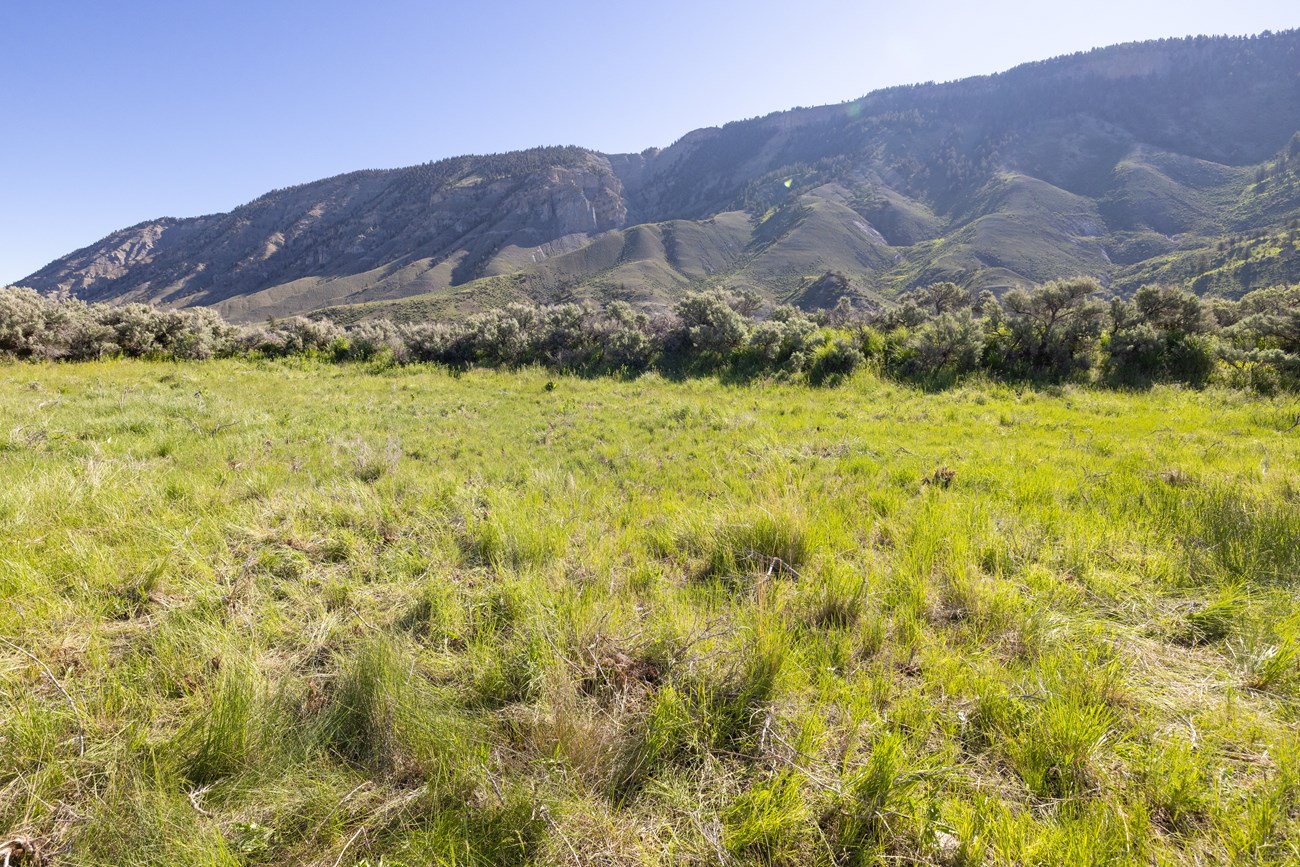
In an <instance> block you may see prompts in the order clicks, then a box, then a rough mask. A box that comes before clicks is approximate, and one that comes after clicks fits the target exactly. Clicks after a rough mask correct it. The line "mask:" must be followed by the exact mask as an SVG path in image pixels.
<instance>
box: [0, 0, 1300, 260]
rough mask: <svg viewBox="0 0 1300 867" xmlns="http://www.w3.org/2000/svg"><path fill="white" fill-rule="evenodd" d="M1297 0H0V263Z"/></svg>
mask: <svg viewBox="0 0 1300 867" xmlns="http://www.w3.org/2000/svg"><path fill="white" fill-rule="evenodd" d="M1297 25H1300V8H1297V6H1296V5H1295V0H1234V2H1226V3H1225V2H1223V0H1213V2H1202V0H1184V2H1161V3H1150V2H1142V0H1126V2H1116V0H1090V2H1086V3H1085V2H1077V3H1069V4H1057V3H1053V2H1044V0H1038V2H1011V0H984V2H979V3H974V2H935V0H910V2H907V0H905V2H897V0H890V2H876V0H839V2H830V0H797V2H775V0H746V2H740V0H735V2H722V0H657V2H649V3H623V2H618V0H606V2H599V3H597V2H587V0H550V2H538V3H523V2H514V3H507V2H494V0H480V2H463V3H456V4H451V3H443V2H434V0H428V2H417V0H348V2H341V0H148V2H146V0H112V2H105V0H48V2H43V0H0V64H3V65H2V66H0V70H2V72H0V76H2V77H0V283H5V282H13V281H17V280H19V279H20V278H22V277H24V276H26V275H27V274H29V273H31V272H32V271H34V270H36V269H37V268H39V267H41V266H42V265H44V264H46V263H47V262H49V261H51V260H53V259H54V258H57V257H58V256H61V255H63V254H65V253H68V252H71V251H72V250H73V249H76V248H78V247H83V246H86V245H87V244H91V243H93V242H94V241H96V240H98V239H99V238H101V237H103V236H104V235H106V234H108V233H109V232H111V231H113V230H114V229H119V228H123V227H125V226H129V225H132V224H134V223H138V222H140V221H142V220H146V219H150V218H153V217H160V216H178V217H180V216H193V215H197V214H204V213H212V212H215V211H225V210H229V209H230V208H232V207H234V206H236V205H238V204H241V203H243V202H246V201H248V200H250V199H252V198H255V197H256V196H258V195H260V194H261V193H263V192H266V191H267V190H270V189H272V188H275V187H284V186H289V185H291V184H296V183H302V182H305V181H310V180H315V179H317V178H322V177H327V176H329V175H333V174H338V173H340V172H345V171H351V170H353V169H361V168H389V167H396V166H403V165H410V164H413V163H420V162H425V161H428V160H433V159H439V158H442V157H447V156H452V155H455V154H462V153H484V152H494V151H506V150H514V149H518V148H524V147H531V146H535V145H543V144H577V145H583V146H585V147H592V148H596V149H599V150H604V151H607V152H621V151H639V150H642V149H644V148H646V147H649V146H652V145H656V146H661V147H662V146H665V145H668V144H671V143H672V142H673V141H674V140H675V139H677V138H679V137H680V136H681V135H683V134H685V133H686V132H688V131H690V130H691V129H694V128H697V127H701V126H713V125H718V124H722V123H725V122H727V121H729V120H738V119H741V118H745V117H753V116H755V115H761V114H766V113H768V112H770V111H775V110H779V109H784V108H790V107H793V106H796V105H819V104H824V103H831V102H840V101H843V100H847V99H852V98H855V97H858V96H861V95H863V94H864V93H867V92H868V91H871V90H874V89H876V88H879V87H885V86H888V85H892V84H905V83H911V82H918V81H930V80H933V81H945V80H950V79H953V78H960V77H963V76H968V75H977V74H982V73H989V72H997V71H999V70H1002V69H1006V68H1008V67H1010V66H1014V65H1015V64H1017V63H1021V62H1024V61H1028V60H1040V59H1043V58H1047V57H1052V56H1055V55H1058V54H1065V53H1070V52H1073V51H1080V50H1085V49H1088V48H1092V47H1096V46H1100V45H1109V44H1113V43H1116V42H1127V41H1131V40H1138V39H1152V38H1159V37H1162V36H1186V35H1192V34H1199V33H1206V34H1223V33H1229V34H1248V33H1258V32H1260V31H1263V30H1269V29H1271V30H1284V29H1288V28H1291V27H1295V26H1297Z"/></svg>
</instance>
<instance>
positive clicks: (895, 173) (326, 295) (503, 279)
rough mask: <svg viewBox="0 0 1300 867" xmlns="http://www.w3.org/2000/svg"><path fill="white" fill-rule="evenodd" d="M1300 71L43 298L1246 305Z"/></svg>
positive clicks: (941, 107)
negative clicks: (941, 286)
mask: <svg viewBox="0 0 1300 867" xmlns="http://www.w3.org/2000/svg"><path fill="white" fill-rule="evenodd" d="M1297 69H1300V31H1294V30H1293V31H1287V32H1284V33H1265V34H1262V35H1260V36H1256V37H1250V38H1236V37H1234V38H1228V37H1215V38H1209V37H1195V38H1187V39H1168V40H1160V41H1153V42H1144V43H1134V44H1128V45H1120V46H1113V47H1110V48H1104V49H1097V50H1094V51H1091V52H1086V53H1080V54H1076V55H1072V56H1068V57H1060V58H1056V59H1054V60H1048V61H1043V62H1040V63H1032V64H1026V65H1024V66H1020V67H1016V68H1015V69H1012V70H1010V71H1007V72H1004V73H1000V74H998V75H990V76H981V77H977V78H970V79H965V80H962V81H956V82H950V83H946V84H925V85H916V86H908V87H897V88H890V89H887V90H883V91H877V92H875V93H871V94H868V95H867V96H865V97H863V98H861V99H858V100H854V101H852V102H848V103H843V104H840V105H831V106H820V107H816V108H797V109H793V110H790V111H785V112H778V113H774V114H771V115H768V116H766V117H762V118H753V119H749V120H744V121H737V122H733V123H728V124H726V125H724V126H722V127H713V128H707V129H700V130H695V131H694V132H691V133H689V134H687V135H685V136H683V137H682V138H681V139H679V140H678V141H677V142H675V143H674V144H672V145H671V146H670V147H667V148H664V149H662V150H660V149H657V148H651V149H648V150H646V151H643V152H641V153H639V154H621V155H609V154H600V153H596V152H593V151H589V150H584V149H582V148H577V147H563V148H538V149H535V150H531V151H523V152H518V153H512V154H498V155H491V156H486V157H458V158H455V159H450V160H444V161H441V162H438V163H432V164H427V165H422V166H415V167H411V168H406V169H395V170H390V171H367V172H357V173H353V174H350V175H343V176H340V177H336V178H331V179H328V180H324V181H320V182H317V183H313V184H306V185H303V186H300V187H295V188H291V189H286V190H278V191H274V192H272V193H268V194H267V195H266V196H263V197H262V198H260V199H258V200H256V201H254V202H251V203H249V204H248V205H244V206H242V207H240V208H237V209H235V210H234V211H232V212H231V213H229V214H217V215H211V216H206V217H198V218H192V219H181V220H178V219H170V218H169V219H163V220H157V221H151V222H148V223H144V224H141V225H139V226H135V227H132V228H130V229H125V230H122V231H121V232H117V233H115V234H113V235H111V236H109V237H108V238H106V239H104V240H102V241H100V242H98V243H97V244H94V245H92V246H90V247H87V248H85V249H82V250H79V251H77V252H75V253H72V254H70V255H69V256H67V257H64V258H63V259H60V260H58V261H56V262H54V263H52V264H51V265H49V266H47V267H46V268H44V269H42V270H41V271H39V272H37V273H36V274H33V275H31V276H30V277H28V278H27V279H26V280H24V281H21V282H22V283H23V284H25V285H28V286H31V287H33V288H36V289H38V290H40V291H46V292H49V291H56V290H67V291H71V292H73V293H74V294H76V295H78V296H80V297H84V298H87V299H90V300H122V301H137V300H138V301H147V302H151V303H158V304H164V305H174V306H188V305H208V306H213V307H216V308H217V309H218V310H219V311H220V312H222V313H223V314H224V315H226V316H228V317H230V318H233V319H242V320H257V319H261V318H265V317H267V316H281V315H286V314H292V313H303V312H310V311H320V310H327V311H329V312H331V313H332V314H334V315H337V316H339V317H340V318H344V319H355V318H358V317H362V316H367V315H374V314H377V313H381V312H382V313H384V314H385V315H390V316H395V317H398V318H405V317H420V316H426V315H430V314H435V313H436V314H440V315H451V314H456V313H463V312H466V311H470V310H475V309H482V308H485V307H491V306H497V305H499V304H501V303H503V302H505V301H509V300H513V299H527V300H532V301H555V300H566V299H575V300H583V299H587V300H592V301H596V302H599V301H603V300H607V299H612V298H620V299H626V300H629V301H631V302H634V303H636V304H638V305H641V306H645V307H649V308H654V307H660V306H663V305H665V304H666V303H667V302H669V301H671V299H672V298H674V297H676V296H677V295H679V294H680V293H681V292H682V291H684V290H685V289H687V288H698V287H702V286H708V285H716V284H722V285H728V286H732V287H736V288H746V287H747V288H750V289H753V290H754V291H756V292H758V293H759V294H760V295H762V296H764V297H767V298H769V299H773V300H775V299H793V300H796V301H800V302H802V303H806V304H810V305H816V304H820V303H826V302H828V301H829V303H833V300H831V299H826V298H823V297H821V296H817V297H815V298H814V297H805V296H804V294H803V292H802V288H803V287H807V286H810V285H813V284H814V283H816V281H817V280H818V278H819V277H820V276H822V275H824V274H827V273H837V274H842V275H844V277H846V278H847V279H848V291H849V294H851V295H854V296H855V297H858V298H862V299H879V298H881V297H887V296H889V295H891V294H893V293H895V292H897V291H898V290H900V289H903V288H907V287H910V286H915V285H921V284H925V283H929V282H933V281H936V280H953V281H956V282H958V283H960V284H962V285H964V286H967V287H969V288H973V289H985V288H987V289H992V290H995V291H998V290H1002V289H1006V288H1009V287H1013V286H1018V285H1023V284H1026V283H1032V282H1040V281H1043V280H1047V279H1052V278H1056V277H1061V276H1068V275H1075V274H1086V275H1090V276H1094V277H1096V278H1098V279H1100V280H1101V281H1102V282H1103V283H1105V284H1108V285H1113V286H1114V287H1115V288H1117V289H1121V290H1126V289H1131V288H1134V287H1135V286H1136V285H1139V284H1140V283H1141V282H1143V281H1145V280H1154V279H1158V280H1172V281H1176V282H1181V283H1184V284H1186V285H1187V286H1189V287H1192V288H1196V289H1197V290H1198V291H1214V292H1226V293H1230V294H1231V293H1236V294H1240V293H1241V292H1243V291H1248V290H1249V289H1252V288H1258V287H1259V286H1261V285H1266V283H1267V281H1287V280H1290V281H1294V280H1295V279H1297V277H1300V271H1298V270H1297V266H1296V262H1295V257H1294V256H1291V255H1290V254H1288V253H1287V250H1288V249H1290V248H1288V247H1286V245H1285V244H1282V245H1281V246H1279V247H1278V248H1277V250H1276V251H1274V252H1269V251H1270V250H1273V247H1266V248H1261V250H1260V251H1258V253H1251V255H1250V256H1244V254H1241V255H1237V254H1234V255H1237V258H1231V257H1228V256H1216V255H1215V254H1217V253H1218V252H1220V247H1221V246H1224V245H1232V243H1233V242H1232V239H1233V238H1240V237H1242V236H1251V237H1259V236H1260V233H1263V235H1264V236H1267V237H1273V238H1281V237H1282V236H1283V235H1284V234H1285V233H1286V232H1288V231H1289V230H1290V228H1291V227H1292V224H1293V223H1294V221H1296V220H1297V219H1300V181H1297V172H1296V169H1297V167H1298V166H1300V132H1298V130H1300V76H1297V74H1296V70H1297ZM1233 249H1236V250H1237V251H1238V254H1240V243H1237V244H1236V245H1235V246H1233ZM1252 257H1254V258H1252ZM1257 259H1258V260H1260V261H1264V260H1267V261H1266V262H1264V264H1257V263H1256V260H1257ZM1225 269H1227V270H1225ZM358 305H360V306H358Z"/></svg>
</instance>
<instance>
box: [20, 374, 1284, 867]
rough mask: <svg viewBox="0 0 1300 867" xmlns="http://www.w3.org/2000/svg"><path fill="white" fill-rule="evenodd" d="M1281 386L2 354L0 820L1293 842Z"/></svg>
mask: <svg viewBox="0 0 1300 867" xmlns="http://www.w3.org/2000/svg"><path fill="white" fill-rule="evenodd" d="M548 382H554V383H555V388H554V389H553V390H548V389H547V388H546V385H547V383H548ZM1296 412H1297V407H1296V406H1295V402H1294V398H1285V399H1283V398H1278V399H1263V398H1254V397H1249V396H1246V395H1244V394H1241V393H1236V392H1229V391H1219V390H1206V391H1191V390H1180V389H1173V388H1164V387H1157V388H1155V389H1152V390H1150V391H1147V392H1142V393H1134V394H1130V393H1124V392H1118V391H1100V390H1090V389H1086V388H1075V387H1068V386H1067V387H1064V388H1052V389H1042V390H1034V389H1028V388H1025V389H1014V388H1009V387H1006V386H1001V385H992V384H982V383H978V382H975V383H969V384H967V385H964V386H961V387H958V388H955V389H951V390H948V391H943V392H938V393H927V392H923V391H919V390H912V389H909V388H906V387H902V386H899V385H896V384H891V383H888V382H884V381H881V380H878V379H876V378H873V377H872V376H871V375H869V374H865V373H859V374H858V375H856V376H854V377H852V378H850V379H849V380H847V381H846V382H845V383H844V384H842V385H841V386H840V387H838V388H834V389H814V388H808V387H803V386H798V385H788V384H774V383H755V384H748V385H740V386H737V385H726V384H721V383H718V382H716V381H713V380H707V379H693V380H687V381H684V382H668V381H665V380H663V379H661V378H659V377H657V376H646V377H642V378H640V379H636V380H630V381H623V380H617V379H612V378H598V379H580V378H568V377H557V376H556V375H555V374H554V373H548V372H544V371H528V370H525V371H522V372H517V373H498V372H485V371H474V372H470V373H466V374H463V375H460V376H452V375H450V374H448V373H446V372H444V371H440V370H436V369H431V368H423V367H419V366H412V367H408V368H400V369H397V368H371V367H364V366H360V365H329V364H317V363H313V362H307V361H288V362H278V363H263V362H247V361H220V362H211V363H201V364H168V363H145V362H130V361H112V362H103V363H93V364H80V365H32V364H24V365H8V366H3V367H0V638H3V642H0V842H3V841H4V840H6V839H9V838H11V837H14V836H17V835H25V836H27V837H30V838H32V839H34V840H37V841H40V842H41V844H42V847H43V849H44V850H45V853H46V857H47V859H48V862H49V863H52V864H70V865H110V864H112V865H117V864H124V863H131V864H159V865H162V864H169V865H170V864H196V865H198V864H201V865H218V864H220V865H226V864H230V865H260V864H312V865H316V864H319V865H323V867H330V865H335V864H338V865H344V864H352V865H361V864H367V865H372V867H374V865H379V864H384V865H390V867H398V865H425V864H446V865H451V864H457V865H460V864H527V863H537V864H577V863H582V864H588V863H596V864H680V863H686V864H694V863H698V864H706V863H707V864H718V863H726V864H731V863H756V864H789V865H804V864H825V865H832V864H877V863H896V862H897V863H917V864H1087V863H1095V864H1102V863H1105V864H1144V865H1145V864H1153V863H1156V864H1188V865H1191V864H1209V863H1220V864H1237V863H1256V864H1289V863H1295V862H1296V860H1297V859H1298V858H1300V848H1298V847H1300V736H1297V734H1296V731H1297V717H1298V716H1300V602H1297V597H1296V586H1297V579H1298V578H1300V494H1297V492H1298V491H1300V432H1297V431H1296V430H1294V429H1291V425H1292V422H1293V421H1294V419H1295V416H1296ZM940 468H946V469H948V470H950V471H952V473H953V475H952V476H951V478H950V479H949V480H948V482H947V484H944V485H940V484H935V483H927V480H931V481H932V480H933V479H935V478H938V474H937V471H938V470H939V469H940ZM945 477H946V474H945Z"/></svg>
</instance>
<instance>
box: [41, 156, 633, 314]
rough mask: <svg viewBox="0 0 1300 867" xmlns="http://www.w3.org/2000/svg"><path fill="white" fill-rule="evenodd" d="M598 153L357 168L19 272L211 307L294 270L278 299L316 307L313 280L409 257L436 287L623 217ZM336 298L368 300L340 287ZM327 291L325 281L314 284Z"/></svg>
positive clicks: (278, 281) (84, 289) (616, 182)
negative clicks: (296, 285) (438, 279)
mask: <svg viewBox="0 0 1300 867" xmlns="http://www.w3.org/2000/svg"><path fill="white" fill-rule="evenodd" d="M627 217H628V209H627V204H626V202H625V200H624V195H623V184H622V181H621V180H620V179H619V176H618V175H617V174H616V173H615V172H614V171H613V169H612V168H611V166H610V161H609V159H608V158H606V157H604V156H602V155H600V154H595V153H591V152H587V151H578V150H576V149H558V148H557V149H548V150H546V151H538V152H532V153H530V154H529V155H526V156H523V157H519V158H517V159H516V158H513V157H512V156H511V155H507V157H504V158H503V157H488V158H481V159H475V158H469V159H461V160H455V161H449V163H439V164H433V165H425V166H415V167H412V168H408V169H399V170H394V171H382V172H357V173H354V174H349V175H343V176H340V177H337V178H330V179H328V180H324V181H319V182H317V183H312V184H306V185H303V186H300V187H294V188H291V189H286V190H277V191H275V192H272V193H268V194H267V195H265V196H263V197H262V198H260V199H257V200H256V201H254V202H251V203H249V204H247V205H244V206H242V207H240V208H236V209H235V210H234V211H232V212H230V213H229V214H216V215H212V216H206V217H196V218H192V219H171V218H168V219H162V220H154V221H151V222H147V223H141V224H140V225H138V226H133V227H131V228H129V229H124V230H122V231H120V232H116V233H114V234H113V235H111V236H109V237H108V238H105V239H104V240H103V241H100V242H99V243H98V244H95V245H93V246H91V247H87V248H85V249H83V250H78V251H77V252H75V253H73V254H71V255H69V256H67V257H65V258H63V259H60V260H59V261H57V262H55V263H53V264H51V265H50V266H48V267H46V268H45V269H43V270H41V271H39V272H37V273H36V274H34V275H32V276H31V277H30V278H28V279H27V280H25V281H23V282H24V283H25V284H26V285H30V286H34V287H38V288H40V289H41V290H42V291H68V292H71V293H73V294H75V295H77V296H78V297H81V298H84V299H86V300H90V301H102V300H109V299H111V300H120V301H147V302H151V303H161V304H179V305H193V304H203V305H214V306H217V307H222V306H223V303H224V302H227V301H229V300H230V299H234V298H238V297H241V296H245V295H248V294H250V293H256V292H258V291H261V290H264V289H266V288H267V287H268V286H282V285H286V284H291V283H293V282H294V281H303V280H306V281H307V283H306V285H304V286H302V287H301V292H297V293H295V292H289V293H287V295H286V296H285V297H283V298H282V300H281V302H280V303H279V304H278V305H277V306H278V307H279V308H282V309H284V310H287V311H292V310H294V309H311V308H312V307H314V306H319V305H318V304H316V301H318V300H322V299H321V298H320V292H319V284H320V283H321V282H327V281H328V280H329V278H339V277H346V276H351V275H355V274H358V273H366V272H370V271H374V270H377V269H378V270H383V269H392V268H395V267H397V268H400V267H401V266H403V265H407V264H410V263H417V262H418V263H421V264H422V266H423V267H424V268H425V269H426V270H429V271H431V270H433V269H436V268H438V267H439V266H444V265H445V266H446V267H444V268H443V270H444V271H446V272H447V273H446V278H445V282H446V285H451V284H453V283H463V282H466V281H468V280H472V279H474V278H475V277H477V276H480V274H481V272H482V268H483V266H484V265H485V263H486V262H487V261H489V260H490V259H491V258H492V256H493V255H494V254H496V253H498V252H499V251H501V250H502V249H505V248H509V247H519V248H533V247H537V246H540V245H544V244H547V243H548V242H551V241H554V240H556V239H559V238H563V237H567V236H573V235H582V236H588V235H593V234H599V233H601V232H604V231H608V230H610V229H615V228H619V227H622V226H624V225H626V224H627ZM348 290H349V291H346V292H345V293H344V294H343V297H341V298H335V297H328V298H325V299H323V300H327V301H331V302H334V303H337V302H338V301H340V300H351V301H361V300H367V298H368V297H369V294H368V293H367V292H366V291H365V289H364V287H362V288H361V289H360V290H359V291H357V290H356V289H354V288H353V286H352V284H349V285H348ZM326 294H327V295H328V294H329V293H326Z"/></svg>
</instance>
